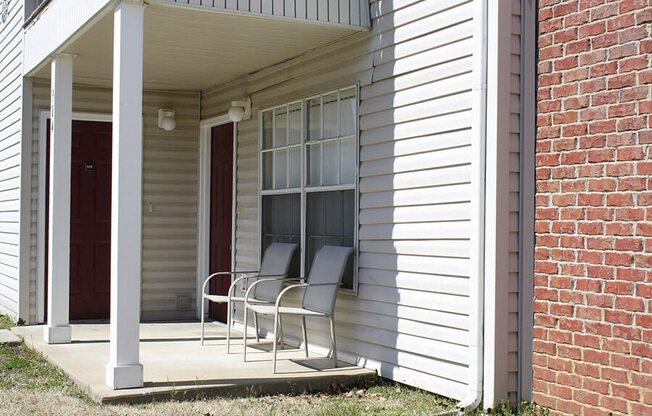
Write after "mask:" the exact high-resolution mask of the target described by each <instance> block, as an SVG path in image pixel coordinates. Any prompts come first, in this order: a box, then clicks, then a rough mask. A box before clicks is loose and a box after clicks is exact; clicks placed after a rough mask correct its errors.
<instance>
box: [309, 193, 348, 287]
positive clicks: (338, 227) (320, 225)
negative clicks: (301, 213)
mask: <svg viewBox="0 0 652 416" xmlns="http://www.w3.org/2000/svg"><path fill="white" fill-rule="evenodd" d="M354 197H355V193H354V191H353V190H348V191H333V192H310V193H308V194H307V198H308V200H307V204H306V271H310V266H311V265H312V260H313V258H314V257H315V253H317V251H319V249H320V248H321V247H322V246H324V245H325V244H328V245H334V246H348V247H352V246H353V237H354V230H355V212H354V207H355V199H354ZM353 257H354V256H352V258H353ZM343 287H346V288H349V289H352V288H353V261H352V260H350V261H349V264H347V267H346V269H345V272H344V279H343Z"/></svg>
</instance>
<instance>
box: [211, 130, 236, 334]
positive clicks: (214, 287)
mask: <svg viewBox="0 0 652 416" xmlns="http://www.w3.org/2000/svg"><path fill="white" fill-rule="evenodd" d="M232 197H233V123H229V124H224V125H221V126H218V127H213V129H212V130H211V235H210V264H209V269H210V272H211V273H215V272H222V271H231V220H232V205H231V204H232ZM230 284H231V279H230V278H229V277H227V276H225V277H224V278H214V279H213V280H212V281H211V283H210V288H209V292H210V293H211V294H214V295H226V293H227V291H228V290H229V286H230ZM209 316H210V317H211V318H213V319H217V320H218V321H222V322H226V304H215V303H212V302H211V304H210V308H209Z"/></svg>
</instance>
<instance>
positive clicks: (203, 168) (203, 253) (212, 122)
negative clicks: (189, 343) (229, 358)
mask: <svg viewBox="0 0 652 416" xmlns="http://www.w3.org/2000/svg"><path fill="white" fill-rule="evenodd" d="M228 123H233V189H232V195H231V200H232V203H231V270H234V268H235V217H236V216H235V210H236V167H237V163H236V162H237V157H236V156H237V149H238V147H237V144H238V128H237V123H234V122H232V121H231V120H230V119H229V116H228V115H227V114H223V115H220V116H217V117H212V118H209V119H206V120H202V121H200V123H199V156H198V157H199V164H198V166H199V172H198V178H199V180H198V192H197V291H196V293H197V295H196V297H197V301H196V305H197V319H199V318H200V314H201V299H202V294H201V289H202V285H203V283H204V279H206V277H208V270H209V262H210V254H209V247H210V241H211V240H210V238H211V233H210V225H211V214H210V210H211V198H210V194H211V130H212V129H213V127H217V126H221V125H224V124H228ZM207 310H208V309H207Z"/></svg>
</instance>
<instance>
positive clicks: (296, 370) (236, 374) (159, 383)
mask: <svg viewBox="0 0 652 416" xmlns="http://www.w3.org/2000/svg"><path fill="white" fill-rule="evenodd" d="M71 328H72V343H71V344H65V345H48V344H46V343H44V342H43V327H42V326H26V327H16V328H13V329H12V331H13V332H14V333H15V334H17V335H20V336H21V337H23V339H24V340H25V343H26V344H27V346H29V347H30V348H33V349H35V350H37V351H39V352H40V353H42V354H43V355H44V356H45V357H46V358H47V359H48V361H50V362H52V363H53V364H55V365H57V366H58V367H60V368H61V369H63V371H64V372H66V373H67V374H68V375H69V376H70V377H71V378H72V379H73V380H75V382H76V383H77V384H78V385H79V386H80V387H81V389H82V390H83V391H85V392H86V393H87V394H88V395H89V396H90V397H91V398H92V399H93V400H95V401H97V402H98V403H116V402H127V403H143V402H151V401H153V400H163V399H169V398H174V399H178V400H183V399H194V398H201V397H214V396H228V397H234V396H244V395H251V394H278V393H288V392H292V391H298V392H301V391H304V390H317V391H319V390H326V389H327V388H328V387H329V386H330V385H331V384H332V383H333V382H335V381H337V383H338V384H344V385H350V384H355V383H358V382H360V381H362V380H363V379H365V378H368V377H373V376H374V375H375V374H376V372H375V371H373V370H368V369H364V368H360V367H356V366H353V365H350V364H346V363H343V362H340V363H339V364H338V367H337V368H333V363H332V360H330V359H327V358H325V357H323V356H320V355H317V354H314V353H311V354H310V358H308V359H306V358H305V356H304V353H303V351H302V350H297V349H286V350H283V351H279V355H278V358H279V361H278V372H277V374H273V372H272V354H271V353H270V352H268V351H267V350H268V349H269V348H265V345H264V343H265V342H267V343H271V342H270V341H264V340H261V342H262V343H263V344H262V345H261V348H251V349H249V348H248V349H247V360H248V362H246V363H245V362H243V361H242V340H241V336H242V335H241V333H240V334H239V333H238V332H235V333H234V334H232V335H233V336H234V341H233V343H232V344H231V354H227V353H226V328H225V327H224V326H222V325H217V324H209V325H207V331H206V336H207V340H206V345H204V346H201V345H200V343H199V329H200V327H199V323H194V322H191V323H150V324H141V326H140V338H141V340H140V357H141V361H140V362H141V363H142V364H143V367H144V381H145V386H144V387H142V388H136V389H125V390H111V389H110V388H109V387H107V386H106V385H105V374H106V367H105V366H106V363H107V362H108V360H109V342H108V340H109V325H108V324H76V325H71ZM252 341H253V342H252V344H255V340H252Z"/></svg>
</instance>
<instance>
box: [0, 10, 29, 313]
mask: <svg viewBox="0 0 652 416" xmlns="http://www.w3.org/2000/svg"><path fill="white" fill-rule="evenodd" d="M23 19H24V12H23V2H22V1H14V2H11V3H10V4H9V10H8V15H7V20H6V21H5V22H4V23H3V24H2V26H1V28H0V68H2V70H1V72H0V313H8V314H9V315H11V316H12V317H13V318H16V317H17V316H18V301H19V294H18V286H19V284H18V279H19V270H18V269H19V267H18V261H19V260H18V259H19V223H20V209H19V205H20V172H21V170H20V169H21V167H20V157H21V156H20V151H21V149H20V142H21V141H20V137H21V130H22V129H21V119H22V117H21V108H22V36H21V35H22V24H23Z"/></svg>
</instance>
